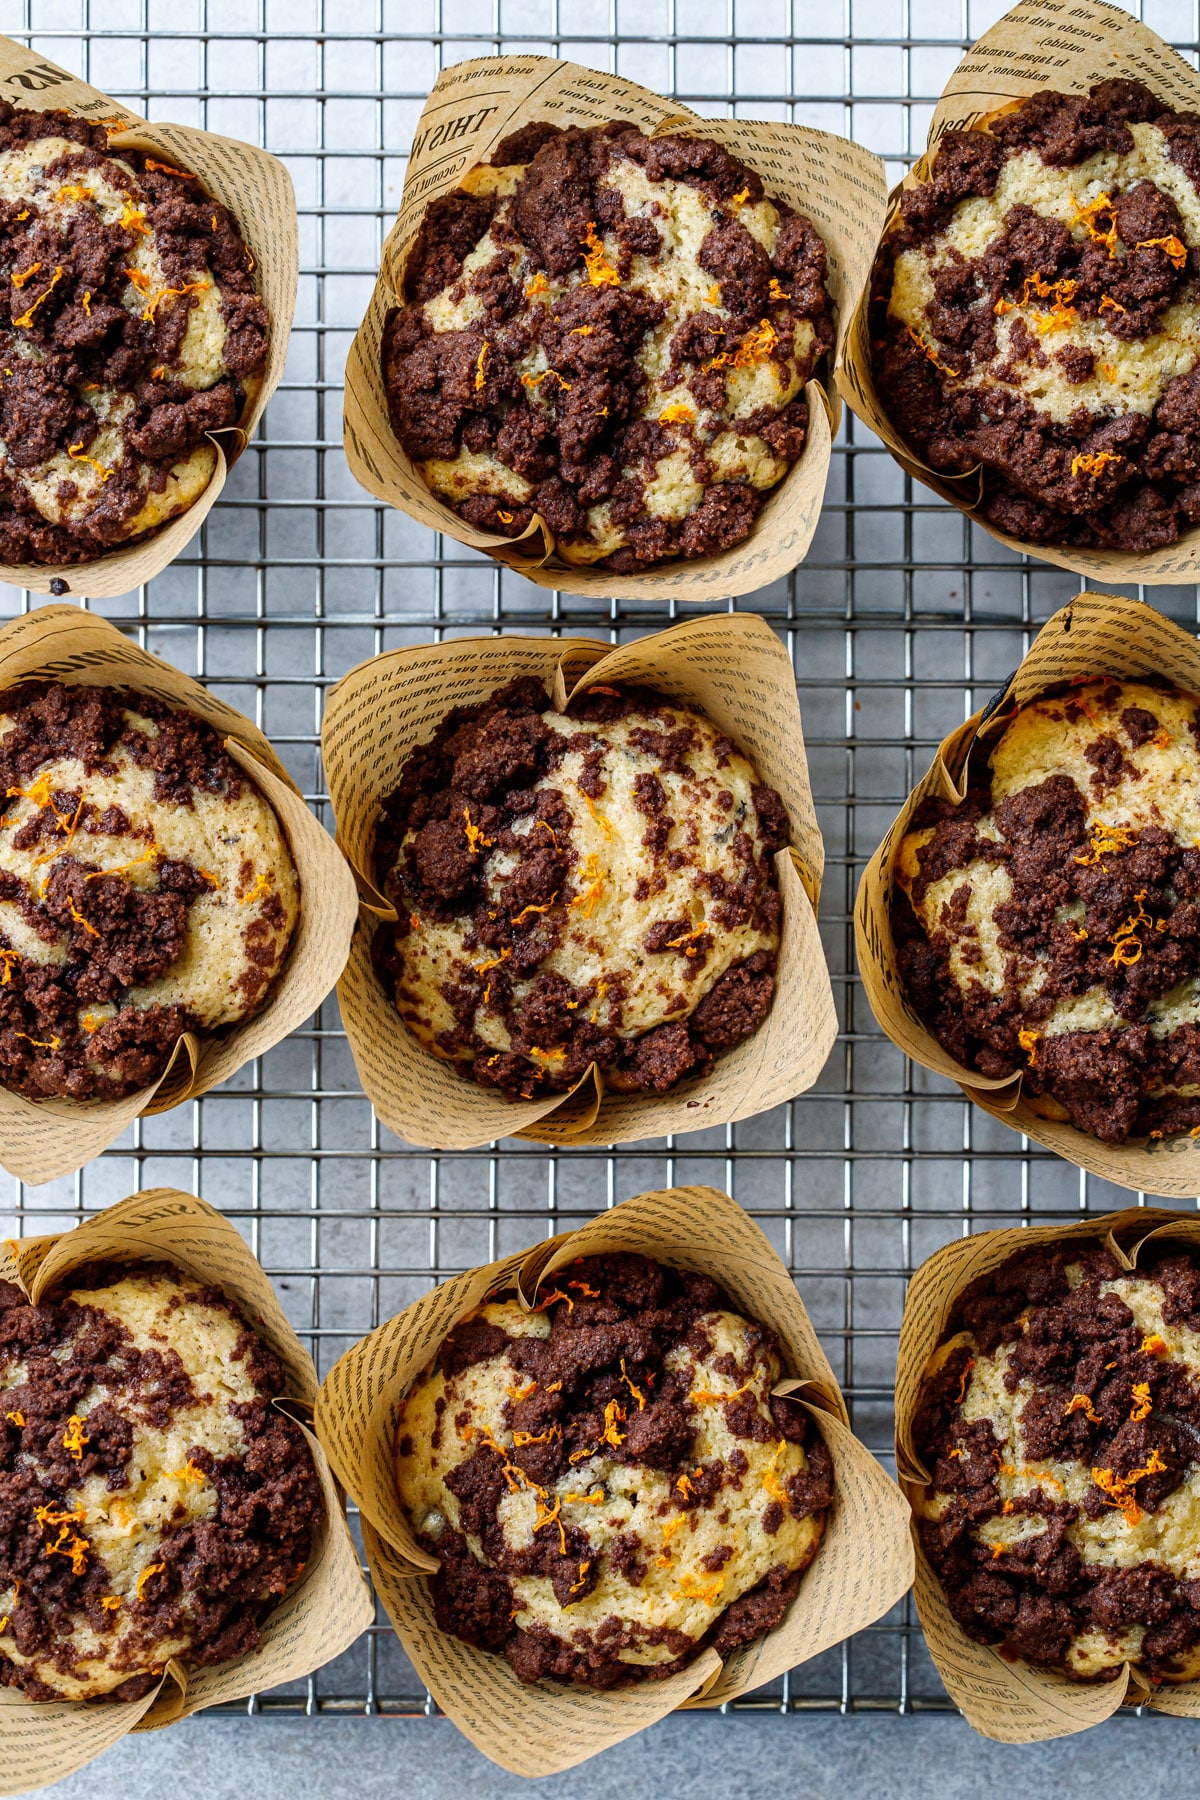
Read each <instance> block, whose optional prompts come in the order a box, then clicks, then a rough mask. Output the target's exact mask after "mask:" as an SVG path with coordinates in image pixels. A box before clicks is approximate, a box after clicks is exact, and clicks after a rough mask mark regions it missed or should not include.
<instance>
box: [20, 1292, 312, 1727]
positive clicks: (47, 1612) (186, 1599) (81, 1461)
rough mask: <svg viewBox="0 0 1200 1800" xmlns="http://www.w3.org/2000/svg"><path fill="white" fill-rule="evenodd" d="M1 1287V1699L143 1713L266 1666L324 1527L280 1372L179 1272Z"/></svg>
mask: <svg viewBox="0 0 1200 1800" xmlns="http://www.w3.org/2000/svg"><path fill="white" fill-rule="evenodd" d="M72 1280H73V1281H74V1282H75V1283H77V1285H75V1286H73V1287H71V1288H70V1290H69V1291H65V1292H63V1293H61V1294H58V1295H56V1296H55V1297H53V1298H47V1299H44V1300H42V1301H41V1303H40V1304H39V1305H37V1306H31V1305H30V1304H29V1302H28V1301H27V1300H26V1298H25V1296H24V1295H23V1294H22V1293H21V1291H20V1289H19V1288H16V1287H14V1286H12V1285H11V1284H10V1283H8V1282H3V1283H0V1390H3V1391H2V1393H0V1683H3V1684H5V1685H7V1686H10V1687H19V1688H22V1689H24V1691H25V1693H26V1695H27V1696H28V1697H29V1698H30V1699H32V1700H88V1699H92V1698H94V1697H96V1696H98V1695H111V1696H112V1698H113V1699H118V1700H134V1699H137V1698H139V1697H140V1696H141V1695H143V1694H145V1693H147V1692H149V1690H150V1689H151V1688H152V1687H153V1686H154V1685H155V1683H156V1682H157V1680H158V1679H159V1677H160V1676H161V1674H162V1670H163V1665H164V1664H165V1663H166V1661H167V1660H168V1658H170V1657H178V1658H180V1659H181V1660H182V1661H183V1662H184V1663H185V1664H190V1665H192V1666H194V1667H201V1666H208V1665H211V1664H214V1663H224V1662H229V1661H230V1660H231V1659H232V1658H234V1657H237V1656H241V1655H243V1654H244V1653H245V1652H247V1651H250V1650H253V1649H255V1648H256V1647H257V1645H258V1643H259V1639H260V1626H261V1624H262V1621H263V1620H264V1619H265V1617H266V1616H267V1614H268V1613H269V1612H270V1610H271V1609H272V1607H273V1606H275V1605H276V1604H277V1603H278V1601H279V1600H280V1599H281V1598H282V1596H283V1595H284V1594H285V1593H286V1592H287V1590H288V1589H289V1588H290V1587H291V1586H293V1585H294V1583H295V1582H296V1580H297V1579H298V1577H299V1576H300V1574H301V1572H302V1570H303V1568H304V1565H305V1562H306V1560H307V1558H308V1555H309V1549H310V1545H311V1541H312V1535H313V1532H314V1530H315V1528H316V1527H317V1525H318V1524H319V1522H320V1520H321V1519H322V1517H323V1504H324V1503H323V1500H322V1497H321V1490H320V1484H319V1482H318V1480H317V1476H316V1472H315V1470H314V1469H313V1466H312V1460H311V1458H310V1456H309V1453H308V1448H307V1445H306V1444H305V1442H304V1438H303V1436H302V1434H301V1432H300V1431H299V1429H298V1427H297V1426H295V1425H294V1424H293V1423H292V1421H291V1420H290V1419H287V1418H285V1417H284V1416H283V1415H282V1414H281V1413H279V1412H277V1411H276V1410H275V1408H274V1407H273V1406H272V1405H271V1400H272V1397H273V1396H274V1395H276V1394H278V1393H280V1392H281V1391H282V1388H283V1375H282V1371H281V1369H280V1365H279V1362H278V1359H277V1358H276V1357H275V1356H274V1355H273V1353H272V1352H271V1351H270V1350H268V1349H267V1348H266V1347H265V1345H263V1344H262V1343H260V1342H259V1340H258V1338H257V1337H255V1336H254V1334H253V1333H252V1332H251V1331H250V1330H249V1329H248V1328H247V1326H246V1324H245V1322H244V1321H243V1320H242V1318H241V1316H240V1315H239V1314H238V1312H237V1311H236V1309H235V1308H234V1307H233V1306H231V1305H230V1303H229V1302H228V1301H227V1300H226V1299H225V1298H224V1297H223V1295H221V1294H220V1293H218V1292H216V1291H215V1290H214V1289H212V1288H206V1287H204V1286H202V1285H201V1284H200V1283H199V1282H197V1281H195V1280H194V1279H193V1278H192V1277H190V1276H187V1275H184V1274H182V1273H181V1272H180V1271H179V1270H177V1269H173V1268H168V1267H166V1266H160V1265H150V1264H146V1265H133V1266H129V1267H124V1268H115V1267H111V1266H109V1267H104V1268H93V1269H80V1270H76V1271H75V1273H74V1275H73V1277H72Z"/></svg>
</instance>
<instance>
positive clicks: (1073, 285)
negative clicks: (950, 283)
mask: <svg viewBox="0 0 1200 1800" xmlns="http://www.w3.org/2000/svg"><path fill="white" fill-rule="evenodd" d="M1078 289H1079V283H1078V282H1077V281H1070V280H1068V279H1066V278H1065V277H1064V278H1063V279H1062V280H1060V281H1047V280H1046V279H1045V277H1044V276H1042V275H1027V276H1026V277H1025V284H1024V286H1023V287H1022V289H1021V298H1020V299H1019V300H997V302H996V304H995V306H993V308H992V311H993V312H994V313H995V314H996V315H997V317H1000V316H1001V315H1002V314H1004V313H1010V312H1019V311H1021V309H1022V308H1023V307H1026V306H1028V305H1029V300H1030V296H1031V295H1032V294H1036V295H1037V297H1038V299H1039V300H1049V301H1050V310H1049V311H1048V312H1044V313H1039V314H1037V316H1036V317H1035V319H1034V323H1035V325H1036V326H1037V329H1038V331H1039V332H1040V333H1041V334H1042V336H1045V334H1046V333H1047V332H1048V331H1057V330H1059V329H1060V327H1062V326H1064V325H1069V324H1070V323H1071V320H1072V319H1073V318H1074V317H1075V308H1074V307H1073V306H1072V305H1071V304H1070V302H1071V301H1072V300H1073V299H1074V298H1075V295H1076V293H1077V292H1078ZM910 329H911V328H910Z"/></svg>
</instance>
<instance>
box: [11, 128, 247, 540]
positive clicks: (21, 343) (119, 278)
mask: <svg viewBox="0 0 1200 1800" xmlns="http://www.w3.org/2000/svg"><path fill="white" fill-rule="evenodd" d="M107 146H108V138H107V134H106V132H105V129H104V127H103V126H102V125H92V124H88V123H87V122H86V121H85V120H83V119H77V118H75V117H74V116H73V115H72V114H70V113H66V112H40V111H33V110H27V109H25V108H20V109H17V108H15V107H12V106H10V105H8V103H7V102H0V259H2V263H3V267H4V271H5V281H4V285H3V287H2V288H0V561H3V562H6V563H79V562H87V561H90V560H92V559H93V558H95V557H97V556H100V555H102V554H103V553H104V552H105V551H107V550H111V549H112V548H113V547H114V546H116V545H121V544H127V543H129V542H131V541H132V540H133V539H136V538H140V537H142V536H144V534H145V533H146V532H148V531H151V530H152V529H153V528H154V527H155V526H156V525H161V524H162V523H163V522H164V520H167V519H170V518H173V517H174V516H175V515H176V514H177V513H181V512H183V511H185V510H186V509H187V507H189V506H191V504H192V503H193V501H195V500H196V499H197V498H198V497H199V495H200V494H201V493H202V492H203V491H204V489H205V488H206V487H207V485H208V482H209V480H210V478H211V476H212V474H213V471H214V469H215V468H216V455H217V453H216V450H215V448H214V446H213V443H212V442H211V440H210V439H209V438H208V437H207V435H206V434H207V433H208V432H210V431H213V430H216V429H219V428H221V427H223V426H230V425H236V424H237V422H238V420H239V418H240V417H241V415H242V412H243V410H244V408H245V405H246V401H247V399H248V397H249V396H250V395H251V394H252V393H253V392H254V391H255V389H256V388H257V386H258V384H259V381H260V378H261V375H262V371H263V368H264V366H265V364H266V358H267V340H268V334H269V321H268V316H267V311H266V308H265V307H264V305H263V303H262V301H261V299H260V298H259V296H258V294H257V293H256V291H255V286H254V281H253V278H252V273H251V271H252V270H253V268H254V258H253V256H252V254H251V252H250V251H249V249H248V248H247V246H246V243H245V240H244V239H243V237H242V233H241V228H240V226H239V225H238V222H237V220H236V219H235V218H234V217H233V216H232V214H231V213H230V212H229V211H228V209H227V208H226V207H224V206H222V205H221V203H220V202H219V201H217V200H213V199H212V198H211V197H210V196H209V195H208V194H206V193H205V191H204V189H203V187H202V186H201V184H200V183H199V181H197V180H196V178H195V177H194V176H193V175H190V174H188V173H187V171H186V170H183V169H177V168H175V167H174V166H173V165H171V164H170V163H165V162H162V161H159V160H157V159H156V158H155V157H153V156H150V155H148V154H145V153H143V152H142V151H138V150H122V151H119V152H110V151H109V150H108V147H107Z"/></svg>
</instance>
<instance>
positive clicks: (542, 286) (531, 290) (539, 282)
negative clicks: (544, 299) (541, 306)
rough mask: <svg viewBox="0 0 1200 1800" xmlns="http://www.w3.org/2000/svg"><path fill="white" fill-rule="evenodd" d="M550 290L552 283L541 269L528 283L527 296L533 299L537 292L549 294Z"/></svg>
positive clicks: (528, 298) (526, 287)
mask: <svg viewBox="0 0 1200 1800" xmlns="http://www.w3.org/2000/svg"><path fill="white" fill-rule="evenodd" d="M549 292H550V283H549V282H548V281H547V280H546V277H545V276H544V275H543V273H542V271H541V270H540V269H539V270H538V272H537V274H536V275H535V276H534V278H533V280H532V281H530V282H527V283H526V286H525V298H526V299H527V300H532V299H533V298H534V296H535V295H536V294H548V293H549Z"/></svg>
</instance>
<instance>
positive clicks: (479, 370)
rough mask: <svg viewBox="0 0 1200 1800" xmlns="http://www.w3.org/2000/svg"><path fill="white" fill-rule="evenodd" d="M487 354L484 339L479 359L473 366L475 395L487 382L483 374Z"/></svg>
mask: <svg viewBox="0 0 1200 1800" xmlns="http://www.w3.org/2000/svg"><path fill="white" fill-rule="evenodd" d="M487 353H488V345H487V339H486V338H484V340H483V349H482V350H481V351H480V352H479V357H478V360H477V361H476V364H475V392H476V393H477V394H478V393H479V392H480V390H481V389H482V387H483V385H484V383H485V382H486V381H487V376H486V375H485V374H484V372H483V365H484V362H485V360H486V358H487Z"/></svg>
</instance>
